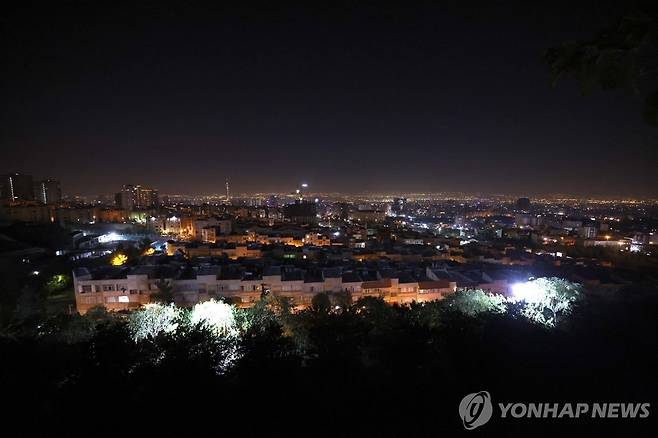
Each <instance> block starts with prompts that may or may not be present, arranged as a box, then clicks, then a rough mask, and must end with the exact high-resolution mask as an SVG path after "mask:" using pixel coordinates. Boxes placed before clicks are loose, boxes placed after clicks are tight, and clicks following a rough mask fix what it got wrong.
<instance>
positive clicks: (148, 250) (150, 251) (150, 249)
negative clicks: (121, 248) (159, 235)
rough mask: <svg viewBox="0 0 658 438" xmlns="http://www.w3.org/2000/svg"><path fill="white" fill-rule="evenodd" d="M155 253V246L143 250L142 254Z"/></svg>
mask: <svg viewBox="0 0 658 438" xmlns="http://www.w3.org/2000/svg"><path fill="white" fill-rule="evenodd" d="M153 253H155V248H151V247H149V248H147V249H146V251H144V255H153Z"/></svg>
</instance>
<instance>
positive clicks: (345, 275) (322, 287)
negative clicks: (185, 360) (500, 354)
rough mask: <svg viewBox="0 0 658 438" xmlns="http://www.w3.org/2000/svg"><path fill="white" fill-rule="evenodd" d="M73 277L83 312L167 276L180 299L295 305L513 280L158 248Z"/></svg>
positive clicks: (499, 286)
mask: <svg viewBox="0 0 658 438" xmlns="http://www.w3.org/2000/svg"><path fill="white" fill-rule="evenodd" d="M73 277H74V288H75V296H76V304H77V309H78V311H79V312H80V313H85V312H87V311H88V310H89V309H90V308H92V307H94V306H99V305H100V306H105V307H106V308H108V309H112V310H130V309H136V308H139V307H140V306H141V305H143V304H146V303H148V302H150V301H151V300H152V296H153V295H154V294H157V293H158V292H159V290H160V287H161V285H162V284H163V283H164V284H166V285H167V286H168V287H169V288H171V292H172V293H173V296H174V300H175V302H176V303H177V304H178V305H181V306H191V305H194V304H195V303H198V302H203V301H206V300H209V299H224V300H227V301H229V302H231V303H234V304H236V305H239V306H242V307H246V306H251V305H253V303H254V302H256V301H258V300H259V299H260V298H261V296H263V295H267V294H271V295H274V296H280V297H286V298H288V299H289V300H290V302H291V304H292V305H293V306H295V307H296V308H304V307H307V306H309V305H310V303H311V301H312V299H313V297H314V296H315V295H316V294H318V293H327V294H328V295H329V297H330V298H331V299H332V300H335V301H336V302H344V300H345V297H346V296H348V297H349V299H351V300H353V301H356V300H358V299H359V298H362V297H367V296H372V297H381V298H383V299H384V300H385V301H386V302H389V303H398V304H408V303H412V302H418V303H422V302H426V301H434V300H440V299H443V298H444V297H446V296H447V295H449V294H451V293H454V292H455V291H456V290H457V289H458V288H462V289H463V288H477V289H483V290H488V291H491V292H496V293H503V294H506V293H508V292H509V287H510V284H509V281H508V279H507V278H505V276H504V275H502V274H495V273H494V274H492V273H487V272H485V271H482V270H477V269H473V270H468V271H457V270H453V269H450V268H449V267H448V266H447V265H444V264H430V265H427V266H420V265H409V264H397V263H389V262H384V261H373V262H371V263H365V264H364V263H352V264H349V263H346V264H343V265H339V266H335V265H333V266H318V265H317V264H311V263H306V264H299V263H297V264H294V263H290V264H274V263H271V261H264V262H259V261H256V260H251V261H244V260H243V261H242V262H237V263H236V262H228V263H227V262H225V261H224V262H221V261H218V260H215V259H213V258H210V257H205V258H198V259H197V260H196V263H194V264H192V265H191V264H190V263H185V262H183V261H181V260H176V259H170V260H163V259H162V256H155V257H152V258H151V260H145V261H144V262H143V263H141V264H140V265H138V266H135V267H132V268H123V267H103V268H100V269H96V270H89V269H87V268H78V269H76V270H75V271H74V273H73Z"/></svg>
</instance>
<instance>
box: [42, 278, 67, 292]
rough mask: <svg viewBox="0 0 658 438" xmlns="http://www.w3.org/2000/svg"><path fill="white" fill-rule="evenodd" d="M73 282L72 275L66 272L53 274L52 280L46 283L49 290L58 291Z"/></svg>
mask: <svg viewBox="0 0 658 438" xmlns="http://www.w3.org/2000/svg"><path fill="white" fill-rule="evenodd" d="M70 282H71V277H70V276H68V275H66V274H56V275H53V276H52V277H51V278H50V280H48V282H47V283H46V289H47V290H48V292H51V293H52V292H57V291H60V290H62V289H64V288H66V286H68V285H69V283H70Z"/></svg>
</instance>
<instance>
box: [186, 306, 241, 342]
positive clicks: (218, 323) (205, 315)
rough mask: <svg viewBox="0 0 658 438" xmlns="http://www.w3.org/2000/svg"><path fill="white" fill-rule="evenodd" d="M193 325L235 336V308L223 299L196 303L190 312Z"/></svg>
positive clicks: (221, 334) (215, 332)
mask: <svg viewBox="0 0 658 438" xmlns="http://www.w3.org/2000/svg"><path fill="white" fill-rule="evenodd" d="M190 323H191V324H192V326H201V327H203V328H206V329H208V330H210V331H211V332H213V333H214V334H215V335H219V336H235V335H236V334H237V323H236V319H235V308H234V307H233V306H231V305H230V304H226V303H224V302H222V301H215V300H210V301H206V302H203V303H199V304H196V305H195V306H194V307H193V308H192V311H191V312H190Z"/></svg>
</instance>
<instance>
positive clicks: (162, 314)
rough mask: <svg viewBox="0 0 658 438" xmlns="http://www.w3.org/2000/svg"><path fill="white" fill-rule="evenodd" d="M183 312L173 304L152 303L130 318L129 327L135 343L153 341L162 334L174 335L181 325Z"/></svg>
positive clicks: (132, 314)
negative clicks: (146, 340) (144, 340)
mask: <svg viewBox="0 0 658 438" xmlns="http://www.w3.org/2000/svg"><path fill="white" fill-rule="evenodd" d="M182 312H183V311H182V310H181V309H179V308H178V307H176V306H175V305H173V304H169V305H163V304H158V303H151V304H147V305H146V306H144V309H143V310H139V311H137V312H133V313H131V314H130V316H129V320H128V327H129V329H130V332H131V333H132V335H133V339H135V341H140V340H142V339H149V338H150V339H152V338H155V337H156V336H158V335H159V334H161V333H173V332H175V331H176V329H177V328H178V326H179V324H180V323H181V318H182V315H183V313H182Z"/></svg>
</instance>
